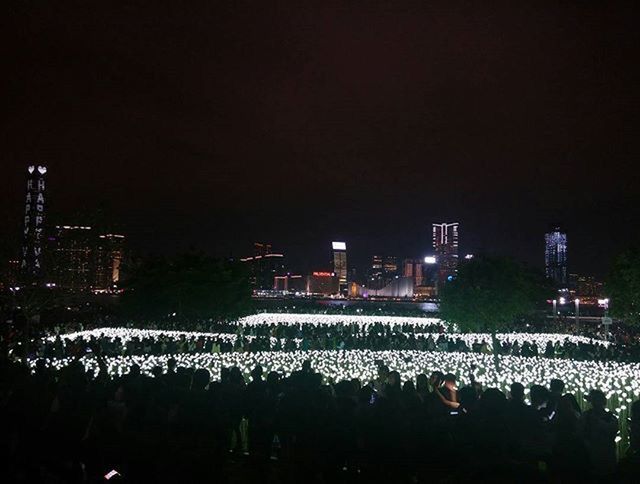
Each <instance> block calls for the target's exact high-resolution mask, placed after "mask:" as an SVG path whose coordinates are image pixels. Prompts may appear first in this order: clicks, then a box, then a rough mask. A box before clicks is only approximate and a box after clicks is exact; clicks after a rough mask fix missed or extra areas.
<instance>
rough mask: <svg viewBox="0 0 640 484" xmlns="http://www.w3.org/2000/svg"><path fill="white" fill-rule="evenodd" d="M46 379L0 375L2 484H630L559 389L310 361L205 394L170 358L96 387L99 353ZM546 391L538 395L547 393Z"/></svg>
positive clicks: (4, 365) (608, 436)
mask: <svg viewBox="0 0 640 484" xmlns="http://www.w3.org/2000/svg"><path fill="white" fill-rule="evenodd" d="M90 357H91V358H96V359H97V361H98V364H99V365H100V367H101V368H103V369H104V370H105V371H100V372H98V373H97V375H93V374H89V373H88V372H86V371H85V368H84V366H83V365H82V364H81V363H80V362H79V361H78V360H75V361H73V362H72V363H71V364H70V365H68V366H66V367H64V368H62V369H61V370H59V371H57V372H55V371H52V370H51V369H49V368H47V367H46V365H45V364H44V361H42V360H39V361H38V362H37V364H36V368H35V372H34V373H31V372H29V371H28V370H27V368H26V367H24V366H22V365H21V364H18V363H10V362H9V361H8V360H6V359H3V360H2V362H1V364H0V392H1V395H0V396H1V398H0V404H1V406H2V408H1V411H0V416H1V418H2V419H3V422H2V428H3V433H4V435H5V438H4V439H2V445H3V446H4V448H3V449H2V452H1V453H2V455H4V456H5V457H8V460H7V462H8V464H7V465H6V466H5V467H4V470H3V474H4V475H5V476H6V477H7V478H8V481H7V482H103V481H104V479H105V476H110V479H120V480H123V481H126V482H205V481H215V482H241V483H242V482H296V483H299V482H319V483H323V482H363V483H364V482H367V483H368V482H372V481H373V482H380V481H384V482H412V483H415V482H427V481H428V482H464V481H468V480H476V481H478V480H479V481H480V482H483V481H493V482H496V481H497V482H505V481H506V482H578V481H580V480H581V481H583V482H593V481H602V480H605V479H609V480H613V479H615V480H616V481H619V482H635V481H637V476H638V475H640V474H638V472H640V470H639V468H638V460H639V456H640V453H639V447H640V433H639V430H640V426H639V424H640V403H639V402H635V403H633V404H632V421H631V427H630V428H631V430H630V432H631V448H630V449H629V451H628V452H627V454H626V457H625V458H624V459H623V460H622V461H621V462H619V463H617V462H616V443H615V441H616V435H617V432H618V426H619V422H617V420H616V418H615V417H614V416H613V415H612V414H611V413H609V412H608V411H607V410H605V407H606V403H607V399H606V396H605V395H604V394H603V393H602V392H600V391H598V390H597V389H594V390H592V391H591V392H590V393H589V395H588V400H589V407H590V408H589V409H587V410H586V411H584V412H583V411H582V410H581V408H580V406H579V405H578V404H577V401H576V398H575V397H574V396H573V395H572V394H569V393H565V392H564V384H563V382H562V381H560V380H553V381H551V382H540V384H539V385H533V386H532V387H530V388H529V392H528V400H530V402H529V403H527V402H526V401H525V400H526V399H525V395H527V392H526V390H525V388H524V387H523V386H522V385H521V384H519V383H514V384H512V385H511V388H510V392H508V394H504V393H503V392H501V391H499V390H498V389H495V388H482V387H481V386H480V385H479V384H478V383H476V382H474V381H473V378H471V380H470V381H471V383H470V385H468V386H464V387H462V388H458V383H457V378H456V375H453V374H446V375H443V374H442V373H441V372H439V371H433V372H431V373H425V374H419V375H418V376H417V378H416V379H415V380H409V381H404V382H403V381H401V378H400V375H399V373H397V372H396V371H393V369H390V368H388V367H386V366H385V364H384V362H379V363H378V375H377V377H376V378H375V379H373V381H359V380H345V381H339V382H336V383H335V384H327V383H323V378H322V376H321V375H320V374H318V373H316V372H315V371H314V370H313V368H312V367H311V365H310V364H309V362H308V361H307V362H305V363H303V364H302V366H301V367H300V368H299V369H297V371H294V372H293V373H291V374H290V375H283V374H279V373H277V372H269V373H268V374H266V375H265V374H264V371H263V370H262V368H261V367H259V366H256V367H255V368H254V369H253V371H252V373H251V377H250V378H247V379H245V377H244V376H243V375H242V373H241V372H240V370H239V369H238V368H237V367H232V368H227V369H224V370H223V372H222V375H221V378H220V380H219V381H211V378H210V374H209V372H208V370H206V369H202V368H201V369H197V370H194V369H190V368H181V367H178V366H177V365H176V361H175V360H173V359H169V360H168V364H167V367H166V368H160V367H156V368H154V369H153V371H152V376H145V375H143V374H142V373H141V372H140V368H139V367H137V366H136V365H133V366H132V367H130V368H129V371H128V372H127V373H126V374H124V375H122V376H109V374H108V372H107V371H106V368H105V366H106V364H107V363H106V360H105V359H104V356H103V355H102V353H101V350H100V349H99V348H96V350H95V352H94V353H93V354H92V355H91V356H90ZM547 385H548V386H547Z"/></svg>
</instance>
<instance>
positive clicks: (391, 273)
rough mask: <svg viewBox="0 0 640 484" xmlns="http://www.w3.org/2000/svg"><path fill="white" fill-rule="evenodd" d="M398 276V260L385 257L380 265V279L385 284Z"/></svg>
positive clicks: (390, 256) (389, 256) (392, 257)
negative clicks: (381, 278)
mask: <svg viewBox="0 0 640 484" xmlns="http://www.w3.org/2000/svg"><path fill="white" fill-rule="evenodd" d="M397 275H398V258H397V257H395V256H392V255H388V256H385V258H384V262H383V263H382V277H383V279H384V281H385V284H388V283H389V281H391V279H393V278H395V277H396V276H397Z"/></svg>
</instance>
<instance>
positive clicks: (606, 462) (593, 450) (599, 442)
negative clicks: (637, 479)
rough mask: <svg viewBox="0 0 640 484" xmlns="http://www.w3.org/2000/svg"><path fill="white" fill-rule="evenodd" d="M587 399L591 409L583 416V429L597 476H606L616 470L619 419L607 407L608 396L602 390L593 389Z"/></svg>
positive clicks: (592, 466) (592, 465)
mask: <svg viewBox="0 0 640 484" xmlns="http://www.w3.org/2000/svg"><path fill="white" fill-rule="evenodd" d="M585 399H586V400H587V401H588V402H589V403H590V404H591V409H589V410H587V411H586V412H584V414H583V415H582V418H581V422H580V424H581V431H582V435H583V438H584V442H585V445H586V447H587V452H588V455H589V458H590V461H591V468H592V470H593V472H594V474H595V475H596V476H597V477H606V476H610V475H611V474H613V473H614V472H615V470H616V443H615V438H616V435H617V433H618V419H617V418H616V417H615V416H614V415H613V414H612V413H611V412H609V411H608V410H607V409H606V406H607V397H606V395H605V394H604V393H603V392H602V391H600V390H591V391H590V392H589V394H588V395H587V396H586V397H585Z"/></svg>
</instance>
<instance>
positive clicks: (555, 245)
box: [544, 226, 568, 289]
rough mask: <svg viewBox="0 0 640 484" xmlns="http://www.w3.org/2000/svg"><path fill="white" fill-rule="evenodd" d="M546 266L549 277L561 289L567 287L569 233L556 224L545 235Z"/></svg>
mask: <svg viewBox="0 0 640 484" xmlns="http://www.w3.org/2000/svg"><path fill="white" fill-rule="evenodd" d="M544 243H545V251H544V267H545V274H546V276H547V278H549V279H551V280H552V281H553V282H554V284H555V285H556V286H557V287H558V288H559V289H564V288H566V287H567V282H568V281H567V234H566V233H565V232H564V231H562V230H560V227H558V226H554V227H552V228H551V230H550V231H549V232H547V233H546V234H545V236H544Z"/></svg>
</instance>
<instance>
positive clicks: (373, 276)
mask: <svg viewBox="0 0 640 484" xmlns="http://www.w3.org/2000/svg"><path fill="white" fill-rule="evenodd" d="M369 280H370V284H372V285H380V284H381V283H382V256H380V255H374V256H373V257H372V258H371V270H370V271H369Z"/></svg>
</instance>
